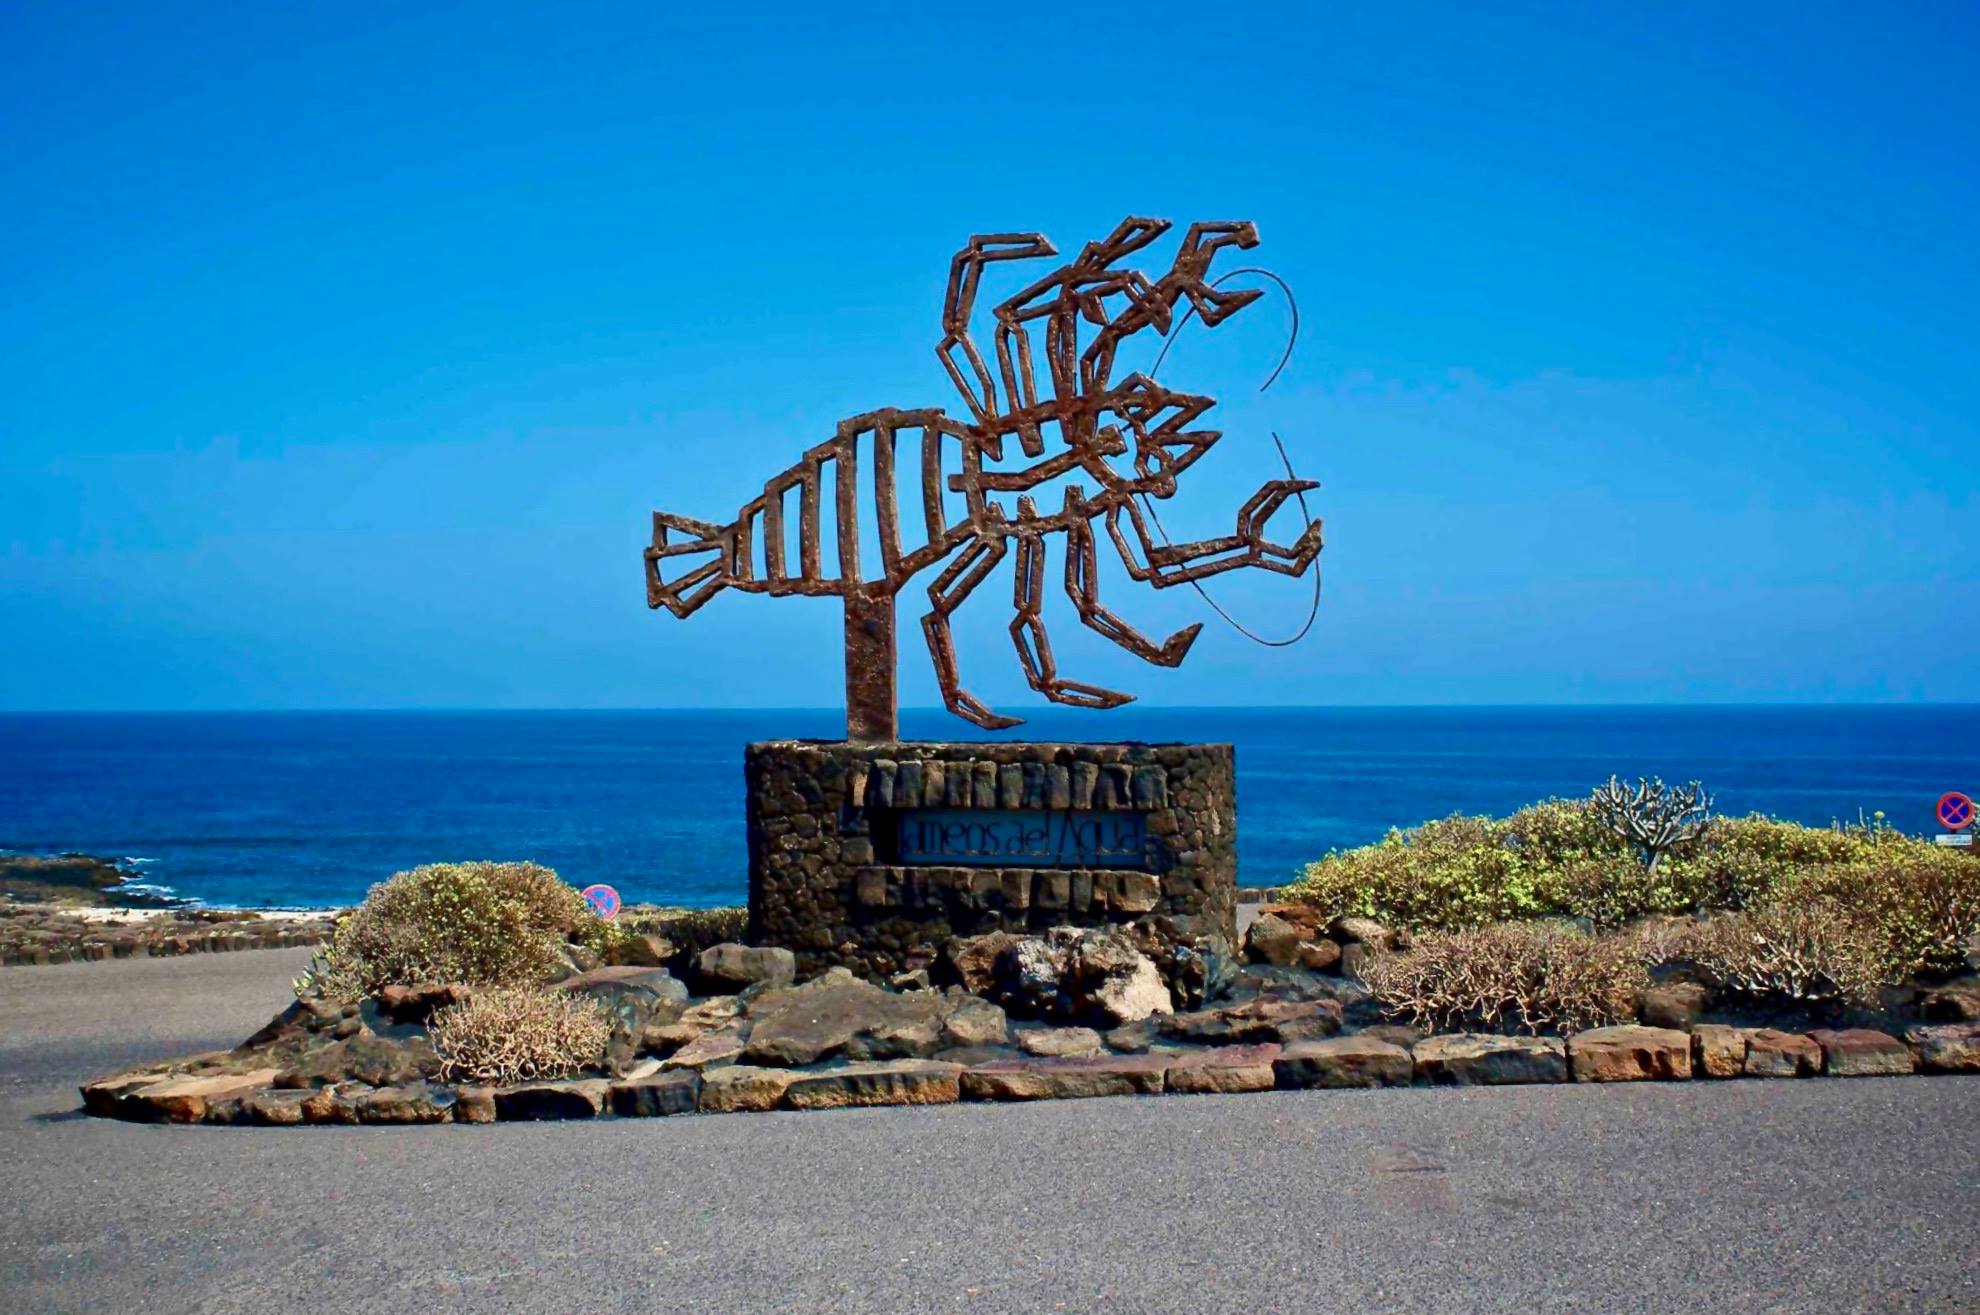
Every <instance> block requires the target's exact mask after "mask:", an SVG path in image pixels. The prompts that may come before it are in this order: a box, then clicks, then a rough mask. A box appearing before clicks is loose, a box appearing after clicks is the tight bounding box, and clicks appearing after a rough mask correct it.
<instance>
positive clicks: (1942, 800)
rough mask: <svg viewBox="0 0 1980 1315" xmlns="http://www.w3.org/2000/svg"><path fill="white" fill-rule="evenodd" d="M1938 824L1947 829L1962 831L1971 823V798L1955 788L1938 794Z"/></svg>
mask: <svg viewBox="0 0 1980 1315" xmlns="http://www.w3.org/2000/svg"><path fill="white" fill-rule="evenodd" d="M1938 813H1939V825H1940V826H1942V827H1944V828H1945V829H1946V830H1948V831H1964V830H1966V828H1968V827H1970V826H1972V825H1973V800H1971V799H1970V798H1968V797H1967V796H1966V795H1963V794H1961V793H1960V792H1959V791H1957V790H1949V791H1947V792H1946V793H1945V794H1943V795H1940V796H1939V808H1938Z"/></svg>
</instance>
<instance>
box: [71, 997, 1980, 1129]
mask: <svg viewBox="0 0 1980 1315" xmlns="http://www.w3.org/2000/svg"><path fill="white" fill-rule="evenodd" d="M222 1058H223V1057H222V1056H206V1057H200V1058H198V1059H195V1060H192V1061H187V1062H185V1063H182V1064H180V1065H177V1066H164V1067H156V1068H151V1069H144V1070H135V1071H132V1072H128V1073H121V1074H118V1075H116V1076H114V1077H108V1078H102V1079H99V1080H97V1081H95V1082H90V1083H87V1084H85V1085H84V1086H83V1087H82V1099H83V1107H84V1109H86V1110H87V1111H88V1112H89V1113H91V1114H97V1115H102V1116H105V1117H110V1118H119V1119H128V1120H132V1121H136V1122H147V1123H206V1124H231V1125H241V1124H247V1125H258V1126H264V1127H278V1126H292V1125H308V1124H408V1123H447V1122H454V1123H498V1122H518V1121H536V1120H543V1119H595V1118H603V1117H611V1116H616V1117H620V1118H651V1117H665V1116H673V1115H681V1114H697V1113H698V1114H714V1113H733V1112H742V1111H765V1110H813V1109H833V1108H841V1107H849V1106H880V1105H942V1104H952V1103H954V1102H957V1101H998V1102H1001V1101H1027V1100H1063V1099H1074V1098H1081V1097H1093V1096H1122V1095H1151V1096H1152V1095H1161V1094H1165V1093H1212V1092H1245V1091H1265V1090H1272V1089H1278V1090H1300V1089H1336V1088H1368V1087H1403V1086H1410V1085H1418V1086H1505V1085H1515V1084H1531V1083H1557V1082H1568V1081H1574V1082H1590V1083H1602V1082H1645V1081H1662V1082H1682V1081H1692V1080H1699V1081H1706V1080H1714V1079H1733V1078H1748V1079H1770V1078H1786V1077H1814V1076H1817V1075H1823V1076H1830V1077H1863V1076H1892V1075H1899V1074H1910V1073H1980V1023H1974V1022H1967V1023H1954V1024H1946V1025H1939V1026H1921V1027H1914V1028H1911V1029H1910V1030H1909V1031H1908V1032H1907V1033H1906V1035H1905V1037H1904V1038H1903V1039H1900V1038H1898V1037H1894V1036H1891V1035H1890V1034H1888V1033H1884V1032H1876V1031H1871V1030H1868V1029H1863V1028H1854V1029H1847V1030H1820V1031H1815V1032H1810V1033H1808V1034H1806V1035H1802V1034H1797V1033H1787V1032H1779V1031H1774V1030H1771V1029H1767V1028H1736V1027H1726V1026H1719V1025H1713V1024H1701V1025H1700V1026H1698V1027H1697V1028H1696V1029H1695V1030H1693V1031H1692V1032H1689V1033H1686V1032H1681V1031H1678V1030H1676V1029H1671V1028H1659V1027H1637V1026H1625V1027H1603V1028H1595V1029H1593V1030H1590V1031H1586V1032H1579V1033H1576V1034H1574V1035H1572V1036H1569V1037H1567V1038H1566V1039H1565V1041H1563V1040H1560V1039H1557V1038H1553V1037H1506V1036H1497V1035H1483V1034H1473V1033H1459V1034H1446V1035H1438V1036H1431V1037H1425V1038H1420V1039H1415V1040H1411V1039H1410V1038H1408V1037H1407V1036H1405V1035H1403V1034H1402V1033H1401V1030H1400V1029H1373V1030H1371V1031H1365V1032H1361V1033H1355V1034H1351V1035H1347V1036H1337V1037H1328V1038H1323V1039H1317V1040H1298V1041H1292V1042H1289V1043H1285V1044H1280V1043H1277V1042H1266V1043H1254V1044H1233V1045H1226V1046H1220V1047H1215V1048H1211V1049H1201V1050H1191V1051H1172V1052H1167V1053H1164V1052H1161V1051H1157V1050H1154V1049H1151V1050H1150V1051H1149V1052H1147V1053H1142V1054H1098V1055H1071V1056H1057V1057H1017V1058H998V1059H991V1060H987V1061H984V1062H980V1063H975V1064H963V1063H953V1062H944V1061H941V1060H930V1059H895V1060H880V1061H860V1062H851V1063H834V1064H827V1065H817V1066H811V1067H805V1068H776V1067H769V1066H764V1065H759V1064H750V1063H728V1064H726V1065H724V1066H721V1067H707V1068H704V1069H702V1070H700V1071H696V1070H693V1069H687V1068H678V1067H676V1068H663V1067H662V1065H661V1063H660V1061H657V1060H648V1061H646V1062H644V1063H642V1064H640V1065H639V1066H637V1067H636V1068H634V1069H632V1070H631V1071H629V1072H628V1073H627V1074H626V1075H625V1076H623V1077H620V1078H617V1079H606V1078H597V1077H592V1078H581V1079H575V1080H571V1081H563V1082H532V1083H524V1084H520V1085H517V1086H512V1087H500V1088H489V1087H475V1086H459V1087H454V1086H447V1085H443V1084H440V1083H435V1082H412V1083H408V1084H403V1085H394V1086H382V1087H374V1086H369V1085H367V1084H365V1083H361V1082H340V1083H337V1084H336V1085H334V1086H328V1087H319V1088H314V1089H301V1090H283V1089H279V1088H277V1087H275V1086H274V1085H273V1084H274V1082H275V1079H276V1076H277V1070H275V1069H270V1068H262V1069H252V1070H248V1071H244V1072H231V1071H218V1072H215V1071H207V1072H200V1071H193V1072H188V1071H185V1070H186V1068H187V1067H188V1066H191V1067H193V1068H194V1069H197V1068H198V1066H199V1065H200V1064H201V1063H219V1062H222Z"/></svg>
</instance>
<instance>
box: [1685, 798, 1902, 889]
mask: <svg viewBox="0 0 1980 1315" xmlns="http://www.w3.org/2000/svg"><path fill="white" fill-rule="evenodd" d="M1879 843H1880V842H1878V841H1875V840H1872V839H1870V838H1868V837H1866V836H1864V835H1863V834H1861V833H1851V832H1846V831H1843V830H1840V829H1836V828H1827V827H1811V826H1801V825H1798V824H1796V823H1794V822H1782V821H1777V820H1776V819H1774V818H1771V817H1763V816H1761V815H1759V814H1757V813H1756V814H1753V815H1751V816H1748V817H1722V818H1719V819H1717V820H1716V821H1715V822H1714V823H1713V824H1712V829H1711V830H1710V831H1708V832H1707V833H1706V835H1705V838H1704V840H1703V841H1702V842H1701V843H1700V844H1698V845H1697V846H1696V847H1695V848H1693V849H1692V850H1691V851H1690V852H1689V853H1685V854H1677V855H1673V856H1671V858H1670V859H1669V860H1667V866H1668V868H1669V872H1668V873H1667V874H1666V875H1667V876H1668V877H1669V879H1670V881H1671V882H1672V884H1673V886H1674V887H1675V888H1676V889H1678V890H1679V891H1681V892H1682V894H1683V896H1684V898H1685V899H1686V900H1687V901H1688V903H1690V904H1691V905H1692V906H1693V907H1696V908H1703V909H1748V908H1755V907H1757V906H1759V905H1761V904H1764V903H1766V901H1767V899H1768V897H1769V896H1771V895H1772V894H1773V892H1774V889H1775V887H1777V886H1778V885H1780V884H1781V883H1782V882H1783V881H1785V880H1786V879H1787V878H1789V877H1791V876H1793V875H1795V874H1796V873H1798V872H1801V871H1804V870H1806V869H1808V868H1811V867H1821V866H1826V865H1828V864H1832V863H1848V862H1852V861H1855V860H1857V859H1861V858H1865V857H1868V856H1870V855H1871V854H1873V853H1874V852H1875V850H1876V848H1877V846H1878V844H1879ZM1882 843H1892V844H1904V843H1907V842H1906V841H1905V840H1904V839H1903V838H1902V837H1896V836H1892V837H1890V838H1889V840H1887V841H1885V842H1882ZM1908 843H1912V844H1916V843H1917V842H1915V841H1912V842H1908Z"/></svg>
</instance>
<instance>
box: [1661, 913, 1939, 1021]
mask: <svg viewBox="0 0 1980 1315" xmlns="http://www.w3.org/2000/svg"><path fill="white" fill-rule="evenodd" d="M1673 951H1674V953H1673ZM1663 953H1665V954H1669V955H1671V957H1674V958H1684V959H1688V960H1690V961H1691V962H1692V963H1693V964H1694V965H1696V966H1697V967H1698V968H1699V969H1701V970H1702V971H1703V972H1704V973H1705V975H1706V976H1707V977H1708V978H1710V979H1711V980H1712V981H1713V982H1714V983H1715V984H1716V985H1717V986H1718V988H1719V989H1720V991H1721V992H1724V993H1729V994H1733V995H1744V996H1748V997H1750V998H1753V999H1757V1000H1805V1001H1817V1002H1823V1001H1841V1002H1844V1003H1848V1004H1861V1005H1871V1004H1875V1003H1876V1001H1877V990H1878V988H1879V987H1880V986H1883V985H1885V984H1886V983H1888V982H1892V981H1896V980H1897V979H1898V977H1899V976H1902V974H1896V975H1893V973H1892V971H1891V967H1890V965H1889V963H1888V961H1887V959H1886V957H1885V954H1884V950H1883V947H1882V945H1881V944H1880V942H1879V938H1878V935H1877V932H1876V928H1875V926H1874V924H1871V923H1868V922H1865V921H1864V920H1862V919H1859V918H1855V917H1851V916H1849V915H1848V914H1847V913H1845V912H1843V911H1841V910H1839V909H1837V908H1836V906H1834V905H1833V904H1829V903H1827V902H1825V901H1821V900H1808V901H1783V902H1779V903H1774V904H1769V905H1767V906H1766V907H1764V908H1759V909H1750V910H1747V911H1746V912H1744V913H1729V914H1725V915H1723V916H1721V917H1716V918H1709V919H1707V920H1705V921H1704V922H1700V923H1694V924H1692V926H1691V927H1689V928H1688V929H1687V930H1686V931H1685V933H1684V934H1683V935H1682V936H1680V937H1679V938H1678V940H1677V943H1676V945H1675V946H1668V947H1665V948H1664V950H1663Z"/></svg>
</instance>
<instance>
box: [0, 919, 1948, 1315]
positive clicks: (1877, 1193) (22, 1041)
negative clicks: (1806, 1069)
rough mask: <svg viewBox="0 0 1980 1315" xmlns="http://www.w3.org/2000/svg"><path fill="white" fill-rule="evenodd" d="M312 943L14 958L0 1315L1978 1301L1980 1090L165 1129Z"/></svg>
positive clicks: (6, 1006) (1196, 1100) (1313, 1099)
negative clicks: (174, 1070) (81, 1102)
mask: <svg viewBox="0 0 1980 1315" xmlns="http://www.w3.org/2000/svg"><path fill="white" fill-rule="evenodd" d="M306 957H307V952H306V951H286V950H285V951H267V952H260V953H252V954H236V955H224V956H216V957H208V956H198V957H194V958H189V959H173V960H133V961H124V962H113V963H102V964H75V965H69V966H61V967H48V968H23V969H0V1165H4V1166H5V1175H4V1182H5V1189H4V1191H0V1311H6V1312H9V1313H10V1315H13V1313H20V1315H24V1313H26V1312H40V1311H48V1312H65V1313H66V1312H90V1311H119V1312H125V1311H129V1312H180V1311H199V1312H235V1311H239V1312H256V1313H258V1315H259V1313H264V1312H286V1311H311V1312H370V1311H379V1312H392V1313H393V1315H403V1313H404V1312H407V1311H418V1312H423V1313H424V1312H456V1311H458V1312H475V1313H476V1315H495V1313H497V1312H511V1311H513V1312H522V1313H526V1315H546V1313H559V1312H565V1311H584V1312H616V1311H628V1312H631V1311H637V1312H642V1313H643V1315H644V1313H646V1312H653V1311H660V1310H668V1311H694V1312H698V1313H711V1312H723V1311H780V1310H801V1311H807V1312H825V1311H849V1312H860V1313H861V1315H876V1313H879V1312H891V1311H933V1310H960V1311H970V1310H981V1311H986V1312H989V1311H995V1312H1004V1311H1034V1310H1036V1311H1087V1310H1109V1311H1128V1312H1159V1311H1178V1312H1183V1311H1186V1312H1191V1315H1202V1313H1204V1312H1218V1311H1259V1312H1266V1311H1280V1310H1298V1311H1301V1312H1331V1311H1369V1312H1376V1311H1380V1312H1389V1311H1403V1312H1410V1311H1450V1312H1463V1313H1465V1315H1475V1313H1477V1312H1492V1311H1521V1312H1537V1311H1561V1312H1575V1315H1593V1313H1594V1312H1607V1311H1687V1312H1689V1311H1710V1312H1722V1311H1752V1312H1770V1313H1771V1312H1790V1311H1823V1312H1839V1311H1880V1312H1887V1311H1944V1312H1972V1311H1976V1310H1980V1265H1976V1260H1975V1244H1976V1242H1980V1186H1977V1185H1976V1173H1980V1151H1976V1139H1980V1080H1975V1079H1970V1078H1902V1079H1861V1080H1854V1081H1847V1080H1832V1081H1803V1082H1733V1083H1723V1084H1708V1083H1703V1082H1694V1083H1688V1084H1670V1085H1657V1086H1652V1085H1637V1086H1629V1087H1607V1088H1599V1089H1597V1088H1588V1087H1527V1088H1505V1089H1500V1090H1496V1091H1455V1090H1436V1091H1433V1090H1401V1091H1348V1092H1319V1091H1314V1092H1278V1093H1267V1094H1260V1095H1247V1096H1164V1097H1156V1098H1138V1099H1113V1100H1093V1101H1066V1102H1057V1103H1042V1104H1036V1105H1024V1106H982V1105H964V1106H947V1107H935V1108H926V1109H876V1110H843V1111H833V1112H828V1113H812V1114H770V1115H730V1116H706V1117H698V1118H676V1119H665V1120H649V1121H619V1122H607V1123H598V1124H533V1125H497V1126H493V1127H454V1126H442V1127H432V1128H418V1127H413V1128H308V1129H256V1128H197V1127H193V1128H177V1127H144V1126H137V1125H132V1124H125V1123H115V1122H107V1121H103V1120H97V1119H89V1118H84V1117H82V1116H80V1115H78V1114H77V1113H76V1112H75V1111H76V1107H77V1097H76V1091H75V1086H76V1083H77V1082H79V1081H80V1080H82V1079H84V1078H86V1077H90V1076H95V1075H98V1074H100V1073H103V1072H106V1071H110V1070H114V1069H117V1068H119V1067H122V1066H126V1065H128V1064H131V1063H134V1062H137V1061H139V1060H144V1059H150V1058H155V1057H159V1056H162V1055H171V1054H175V1053H183V1052H188V1051H193V1050H200V1049H211V1048H217V1047H222V1046H226V1045H229V1044H231V1043H233V1042H234V1041H237V1040H238V1039H239V1038H241V1037H242V1036H244V1035H246V1034H247V1033H248V1032H249V1031H250V1030H251V1029H253V1028H254V1027H256V1026H257V1025H259V1024H260V1023H261V1022H263V1021H264V1020H265V1019H266V1018H267V1017H268V1016H269V1015H270V1014H272V1013H274V1012H275V1010H276V1009H277V1008H278V1007H280V1006H281V1004H282V1003H283V1002H284V1000H285V998H286V995H287V987H286V984H287V981H288V979H289V977H290V976H291V975H293V974H294V973H295V972H296V971H298V970H299V969H300V968H301V967H302V965H303V963H304V962H305V960H306Z"/></svg>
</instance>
